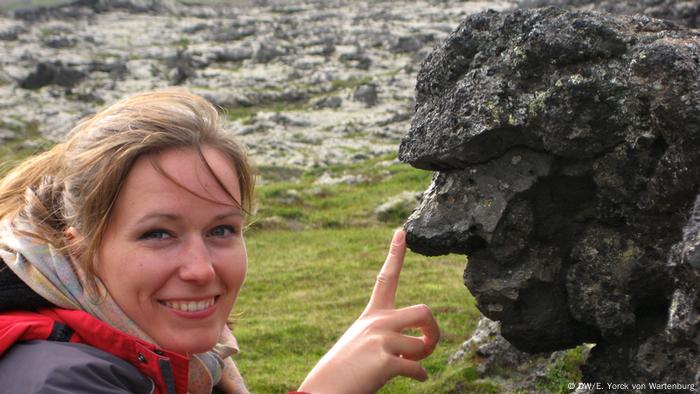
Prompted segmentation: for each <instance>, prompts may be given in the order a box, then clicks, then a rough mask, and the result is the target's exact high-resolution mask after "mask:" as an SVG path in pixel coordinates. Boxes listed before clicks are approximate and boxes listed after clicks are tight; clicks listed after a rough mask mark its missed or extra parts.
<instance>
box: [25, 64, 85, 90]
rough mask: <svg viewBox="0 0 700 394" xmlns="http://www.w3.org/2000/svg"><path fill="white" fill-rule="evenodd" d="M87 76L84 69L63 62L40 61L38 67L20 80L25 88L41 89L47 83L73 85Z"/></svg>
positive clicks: (68, 86)
mask: <svg viewBox="0 0 700 394" xmlns="http://www.w3.org/2000/svg"><path fill="white" fill-rule="evenodd" d="M86 76H87V73H85V72H84V71H81V70H78V69H76V68H73V67H70V66H67V65H64V64H63V63H62V62H60V61H57V62H40V63H39V64H37V66H36V69H35V70H34V71H32V72H31V73H29V75H27V76H26V77H25V78H24V79H23V80H21V81H20V86H21V87H22V88H23V89H39V88H41V87H43V86H47V85H58V86H63V87H67V88H70V87H73V86H75V85H76V84H77V83H78V82H80V81H81V80H83V79H84V78H85V77H86Z"/></svg>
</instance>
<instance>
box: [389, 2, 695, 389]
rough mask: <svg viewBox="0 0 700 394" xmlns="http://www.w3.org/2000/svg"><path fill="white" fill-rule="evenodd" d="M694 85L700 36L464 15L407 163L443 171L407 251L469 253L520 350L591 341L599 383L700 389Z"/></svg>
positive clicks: (582, 16) (614, 21) (422, 93)
mask: <svg viewBox="0 0 700 394" xmlns="http://www.w3.org/2000/svg"><path fill="white" fill-rule="evenodd" d="M699 82H700V35H699V34H698V33H696V32H693V31H689V30H685V29H683V28H680V27H678V26H676V25H674V24H672V23H669V22H665V21H662V20H656V19H651V18H648V17H643V16H635V17H633V16H614V15H609V14H599V13H591V12H570V11H564V10H561V9H557V8H544V9H534V10H517V11H513V12H507V13H496V12H484V13H480V14H476V15H472V16H469V17H467V18H466V19H465V20H464V21H463V22H462V23H461V24H460V25H459V27H458V28H457V29H456V30H455V31H454V32H453V33H452V34H451V35H450V36H449V37H448V38H447V40H446V41H445V42H443V43H442V44H441V45H440V46H438V47H437V48H436V49H435V50H434V51H433V52H432V53H431V54H430V55H429V56H428V57H427V58H426V60H425V61H424V63H423V64H422V68H421V70H420V72H419V74H418V82H417V88H416V90H417V93H416V107H415V109H416V111H415V116H414V118H413V121H412V124H411V128H410V131H409V132H408V135H407V136H405V137H404V139H403V140H402V142H401V146H400V149H399V158H400V159H401V160H402V161H404V162H407V163H409V164H411V165H413V166H414V167H417V168H421V169H426V170H433V171H437V172H436V174H435V176H434V177H433V182H432V185H431V186H430V188H429V189H428V190H427V191H426V193H425V194H424V198H423V200H422V201H421V203H420V206H419V207H418V209H417V210H416V211H415V212H414V214H413V215H412V216H411V217H410V218H409V220H408V222H407V223H406V229H407V231H408V234H407V239H408V244H409V247H410V248H411V249H412V250H414V251H417V252H420V253H423V254H428V255H437V254H445V253H453V252H457V253H464V254H467V255H469V264H468V265H467V267H466V270H465V274H464V281H465V284H466V285H467V287H468V288H469V289H470V291H471V292H472V293H473V294H474V296H475V297H476V299H477V302H478V307H479V309H480V310H481V311H482V313H484V315H486V316H487V317H489V318H491V319H494V320H498V321H500V322H501V329H502V335H503V336H504V337H505V338H506V339H508V340H509V341H510V342H511V343H513V344H514V345H515V346H516V347H518V348H519V349H521V350H524V351H528V352H531V353H535V352H543V351H555V350H560V349H566V348H571V347H575V346H577V345H579V344H581V343H596V344H597V345H596V347H595V348H594V349H593V350H592V352H591V356H590V358H589V362H588V366H587V367H586V368H585V370H584V372H585V375H584V378H585V379H588V380H590V381H598V382H604V381H610V382H612V381H615V379H618V381H619V379H625V381H629V382H632V381H635V382H636V381H640V382H641V381H644V380H637V379H642V378H644V379H648V378H654V379H665V380H664V381H670V380H671V379H672V378H673V379H677V381H678V382H685V383H700V382H696V381H697V380H698V379H699V378H700V364H699V362H698V360H700V355H699V354H698V353H700V336H699V335H700V329H699V328H698V327H699V326H700V322H699V321H698V318H697V316H698V310H699V309H700V301H699V298H698V297H699V296H698V293H699V291H698V289H699V288H700V282H699V281H698V279H697V278H698V276H699V275H700V267H698V265H699V263H697V262H698V261H700V257H697V256H700V253H697V252H696V249H695V247H696V246H697V245H698V244H700V241H698V239H700V236H698V235H697V234H698V233H699V232H700V230H697V229H698V228H700V225H698V224H694V223H695V221H697V220H699V218H700V213H697V214H693V215H691V214H690V212H691V208H692V207H693V202H694V201H695V197H696V195H697V194H698V191H699V186H700V138H698V137H700V107H699V104H698V103H700V84H699ZM696 211H700V210H698V209H696ZM689 218H690V222H689ZM684 226H685V229H686V230H685V231H684V230H683V228H684ZM693 226H695V227H693ZM669 316H670V317H669ZM645 360H646V361H645ZM606 379H607V380H606ZM696 387H697V386H696Z"/></svg>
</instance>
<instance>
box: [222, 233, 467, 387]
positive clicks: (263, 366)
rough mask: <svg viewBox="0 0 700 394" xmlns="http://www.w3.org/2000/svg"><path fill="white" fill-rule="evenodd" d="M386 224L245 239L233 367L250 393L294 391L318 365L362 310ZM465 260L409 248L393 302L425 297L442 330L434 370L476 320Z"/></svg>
mask: <svg viewBox="0 0 700 394" xmlns="http://www.w3.org/2000/svg"><path fill="white" fill-rule="evenodd" d="M391 234H392V228H391V227H387V226H384V227H381V226H377V227H369V228H365V227H351V228H342V229H323V228H321V229H311V230H306V231H301V232H292V231H280V230H274V231H257V232H254V233H253V234H251V235H250V236H248V238H247V244H248V250H249V255H250V267H249V271H248V278H247V280H246V284H245V286H244V288H243V290H242V291H241V294H240V296H239V299H238V301H237V304H236V308H235V309H236V310H235V312H236V314H237V316H238V321H237V323H236V326H235V329H234V333H235V334H236V336H237V338H238V340H239V343H240V345H241V348H242V349H243V351H242V353H241V354H240V355H239V356H237V357H236V360H237V363H238V365H239V368H240V369H241V372H242V373H243V376H244V377H245V378H246V381H247V384H248V385H249V388H250V389H251V391H252V392H256V393H280V392H285V390H292V389H295V388H296V387H297V386H298V385H299V384H300V383H301V381H302V380H303V379H304V377H305V376H306V374H307V373H308V372H309V371H310V370H311V368H312V367H313V366H314V364H315V363H316V361H318V359H319V358H320V357H321V356H322V355H323V354H324V353H325V351H326V350H328V349H329V348H330V347H331V346H332V345H333V343H334V342H335V341H336V340H337V339H338V338H339V337H340V335H341V334H342V333H343V332H344V330H345V329H346V328H347V327H349V326H350V324H351V323H352V321H353V320H354V319H355V318H356V317H357V316H358V315H359V314H360V312H361V311H362V309H363V308H364V306H365V304H366V303H367V300H368V298H369V294H370V291H371V289H372V285H373V283H374V279H375V276H376V274H377V272H378V270H379V268H380V266H381V264H382V262H383V261H384V258H385V257H386V252H387V248H388V243H389V240H390V238H391ZM464 261H465V259H464V257H463V256H450V257H443V258H432V259H429V258H426V257H423V256H418V255H415V254H412V253H409V254H408V256H407V257H406V260H405V265H404V269H403V272H402V278H401V284H400V286H399V291H398V294H397V306H399V307H400V306H407V305H412V304H417V303H426V304H428V305H430V306H431V308H432V309H433V312H434V313H435V316H436V318H437V319H438V322H439V324H440V327H441V330H442V338H441V341H440V344H439V345H438V348H437V350H436V351H435V354H434V355H433V356H432V357H430V358H429V359H428V360H426V361H425V362H424V366H425V367H426V368H427V369H428V370H429V371H431V372H433V373H435V372H436V371H440V370H441V369H442V368H443V365H445V364H446V359H447V357H448V354H449V353H450V352H449V351H447V350H446V349H449V348H454V347H455V346H456V345H459V344H461V343H462V342H463V341H464V339H465V336H466V335H467V334H468V333H469V332H470V331H471V327H472V325H473V324H474V322H475V320H476V313H475V309H474V307H473V300H472V298H471V296H470V295H469V293H468V292H467V291H466V290H465V289H464V286H463V285H462V281H461V274H462V270H463V268H464ZM420 386H421V384H419V383H415V382H412V381H410V380H408V379H403V378H401V379H397V380H395V381H393V382H392V383H391V384H389V385H388V386H387V387H386V388H385V389H384V390H383V392H385V393H405V392H415V391H416V390H417V389H419V388H420Z"/></svg>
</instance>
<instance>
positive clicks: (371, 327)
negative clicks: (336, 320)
mask: <svg viewBox="0 0 700 394" xmlns="http://www.w3.org/2000/svg"><path fill="white" fill-rule="evenodd" d="M405 254H406V233H405V232H404V231H403V230H397V231H396V233H394V238H393V239H392V242H391V248H390V249H389V255H388V256H387V258H386V261H385V262H384V266H383V267H382V269H381V271H380V272H379V275H378V276H377V282H376V284H375V285H374V290H373V291H372V297H371V298H370V300H369V304H367V307H366V308H365V310H364V312H362V314H361V315H360V318H359V319H357V321H355V323H354V324H353V325H352V326H351V327H350V328H349V329H348V330H347V331H346V332H345V334H343V336H342V337H341V338H340V340H339V341H338V342H337V343H336V344H335V345H334V346H333V348H332V349H331V350H330V351H329V352H328V353H326V355H325V356H323V358H322V359H321V360H320V361H319V362H318V364H316V366H315V367H314V369H313V370H312V371H311V373H310V374H309V376H307V377H306V380H304V383H302V385H301V387H300V388H299V391H302V392H307V393H313V394H325V393H334V394H335V393H338V394H342V393H373V392H375V391H377V390H378V389H379V388H381V387H382V386H383V385H384V384H386V383H387V382H388V381H389V380H390V379H391V378H393V377H394V376H397V375H401V376H406V377H410V378H413V379H416V380H420V381H424V380H426V379H427V378H428V374H427V373H426V371H425V369H423V367H421V365H420V364H419V363H418V361H419V360H422V359H423V358H425V357H427V356H429V355H430V354H431V353H432V352H433V350H434V349H435V346H436V345H437V342H438V339H439V337H440V329H439V328H438V325H437V322H436V321H435V318H434V317H433V314H432V312H431V311H430V309H429V308H428V307H427V306H425V305H413V306H409V307H406V308H401V309H394V298H395V296H396V289H397V287H398V284H399V274H400V273H401V267H402V265H403V258H404V255H405ZM406 328H418V329H420V331H421V332H422V334H423V335H422V336H420V337H414V336H409V335H405V334H402V333H401V331H402V330H404V329H406Z"/></svg>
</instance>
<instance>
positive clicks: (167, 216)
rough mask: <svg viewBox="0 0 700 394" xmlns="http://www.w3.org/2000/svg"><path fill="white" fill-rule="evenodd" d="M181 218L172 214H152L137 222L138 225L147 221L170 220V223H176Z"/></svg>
mask: <svg viewBox="0 0 700 394" xmlns="http://www.w3.org/2000/svg"><path fill="white" fill-rule="evenodd" d="M179 217H180V216H179V215H175V214H172V213H162V212H152V213H149V214H146V215H144V216H143V217H142V218H141V219H139V220H137V221H136V224H141V223H143V222H147V221H149V220H153V219H162V220H168V221H171V222H174V221H176V220H177V219H179Z"/></svg>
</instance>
